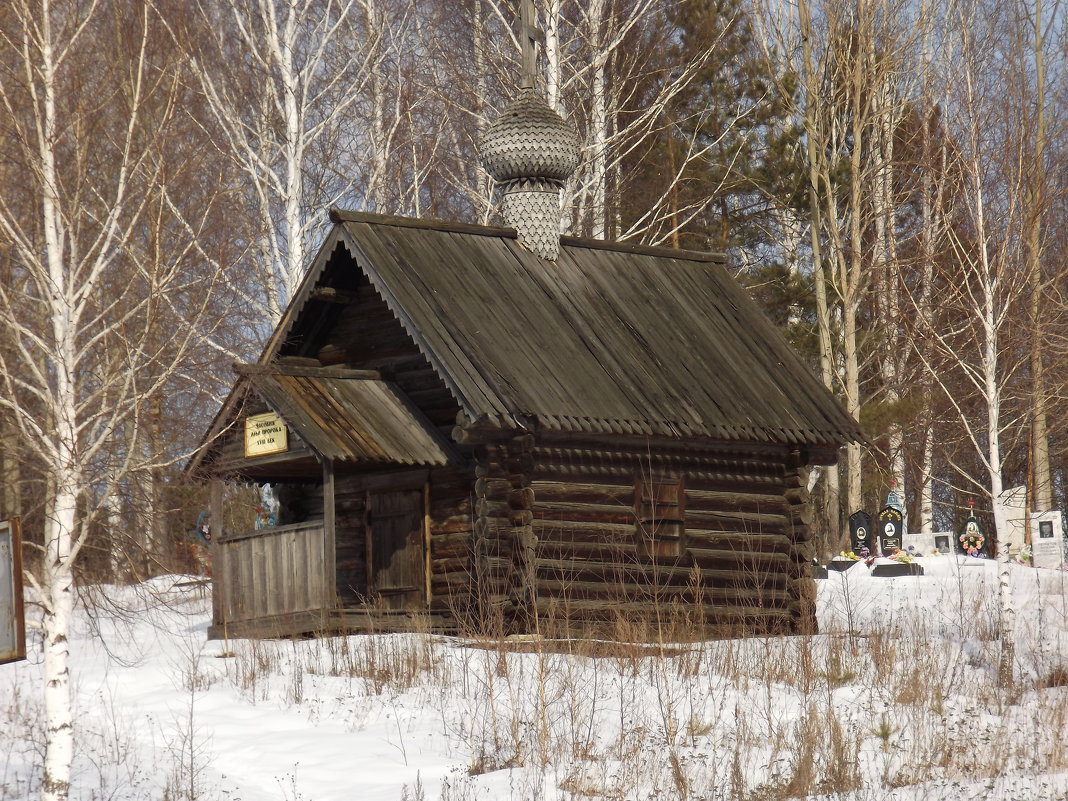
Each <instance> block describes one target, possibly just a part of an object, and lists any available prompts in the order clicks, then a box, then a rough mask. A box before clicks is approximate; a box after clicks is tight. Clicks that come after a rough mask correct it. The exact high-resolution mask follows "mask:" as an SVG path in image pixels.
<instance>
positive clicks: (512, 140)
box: [479, 89, 579, 183]
mask: <svg viewBox="0 0 1068 801" xmlns="http://www.w3.org/2000/svg"><path fill="white" fill-rule="evenodd" d="M479 149H480V152H481V155H482V164H483V165H484V166H485V167H486V171H487V172H489V174H490V175H492V176H493V178H494V179H495V180H497V181H499V182H502V183H503V182H505V181H512V180H518V179H523V178H545V179H549V180H555V181H566V180H567V178H568V177H569V176H570V175H571V173H572V172H574V171H575V168H576V167H577V166H578V162H579V141H578V133H577V132H576V131H575V129H574V128H573V127H572V126H571V125H569V124H568V123H567V122H566V121H565V120H564V118H563V117H561V116H560V115H559V114H557V113H556V112H555V111H553V109H552V108H551V107H550V106H549V104H548V103H546V102H545V100H544V98H542V97H541V95H540V94H538V92H537V91H536V90H534V89H524V90H522V91H521V92H520V93H519V97H518V98H516V100H515V102H514V103H512V104H511V105H510V106H508V108H506V109H505V110H504V111H503V112H501V115H500V117H498V118H497V121H496V122H495V123H493V125H491V126H490V127H489V128H487V129H486V132H485V133H484V134H483V136H482V140H481V142H480V143H479Z"/></svg>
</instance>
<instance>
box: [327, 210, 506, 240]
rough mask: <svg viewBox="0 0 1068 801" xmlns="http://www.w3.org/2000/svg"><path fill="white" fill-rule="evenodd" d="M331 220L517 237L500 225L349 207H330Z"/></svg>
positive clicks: (334, 221)
mask: <svg viewBox="0 0 1068 801" xmlns="http://www.w3.org/2000/svg"><path fill="white" fill-rule="evenodd" d="M330 221H331V222H333V223H346V222H354V223H367V224H370V225H392V226H395V227H398V228H422V229H425V230H429V231H446V232H450V233H456V234H474V235H475V236H495V237H504V238H506V239H515V238H516V230H515V229H514V228H505V227H503V226H498V225H472V224H471V223H464V222H457V221H455V220H438V219H434V218H420V219H415V218H413V217H401V216H398V215H396V214H378V213H376V212H371V211H350V210H348V209H339V208H336V207H335V208H332V209H330Z"/></svg>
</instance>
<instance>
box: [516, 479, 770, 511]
mask: <svg viewBox="0 0 1068 801" xmlns="http://www.w3.org/2000/svg"><path fill="white" fill-rule="evenodd" d="M530 488H531V489H532V490H533V491H534V496H535V498H536V499H537V502H538V503H539V504H542V503H552V504H556V503H558V502H563V503H579V504H599V505H604V506H618V507H626V508H632V507H633V506H634V484H633V482H630V483H627V484H616V483H606V484H597V483H591V482H588V481H585V482H560V481H552V480H546V479H539V480H535V481H532V482H531V484H530ZM686 507H687V509H701V510H705V511H719V510H722V511H728V512H756V513H762V514H786V513H787V511H788V509H789V504H788V503H787V502H786V501H785V499H784V498H783V496H782V495H780V494H779V493H778V492H774V491H768V492H724V491H721V490H707V489H695V488H692V487H690V486H689V485H687V486H686Z"/></svg>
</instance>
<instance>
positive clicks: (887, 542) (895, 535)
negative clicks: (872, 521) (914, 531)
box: [875, 506, 904, 555]
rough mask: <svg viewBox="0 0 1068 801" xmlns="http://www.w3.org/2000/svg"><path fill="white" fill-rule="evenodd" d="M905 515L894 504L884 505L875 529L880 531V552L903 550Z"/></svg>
mask: <svg viewBox="0 0 1068 801" xmlns="http://www.w3.org/2000/svg"><path fill="white" fill-rule="evenodd" d="M903 522H904V515H902V514H901V510H900V509H898V508H896V507H894V506H884V507H883V509H882V511H881V512H879V516H878V517H877V518H876V525H875V530H876V531H877V532H878V533H879V553H882V554H885V555H890V554H892V553H893V552H894V551H899V550H901V537H902V533H903V531H902V528H903Z"/></svg>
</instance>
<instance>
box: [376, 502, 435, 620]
mask: <svg viewBox="0 0 1068 801" xmlns="http://www.w3.org/2000/svg"><path fill="white" fill-rule="evenodd" d="M369 511H370V534H371V536H370V559H369V560H368V564H369V566H370V571H369V572H370V576H369V577H368V578H369V582H368V583H369V584H370V585H371V592H372V593H373V594H377V595H379V596H381V603H382V605H383V606H384V607H385V608H386V609H396V610H405V609H425V608H426V590H425V587H426V578H425V576H424V575H423V572H424V557H423V491H422V490H402V491H394V492H374V493H371V495H370V498H369Z"/></svg>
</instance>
